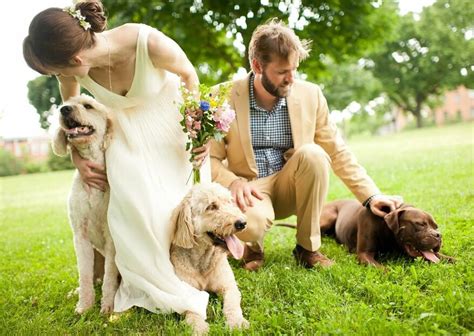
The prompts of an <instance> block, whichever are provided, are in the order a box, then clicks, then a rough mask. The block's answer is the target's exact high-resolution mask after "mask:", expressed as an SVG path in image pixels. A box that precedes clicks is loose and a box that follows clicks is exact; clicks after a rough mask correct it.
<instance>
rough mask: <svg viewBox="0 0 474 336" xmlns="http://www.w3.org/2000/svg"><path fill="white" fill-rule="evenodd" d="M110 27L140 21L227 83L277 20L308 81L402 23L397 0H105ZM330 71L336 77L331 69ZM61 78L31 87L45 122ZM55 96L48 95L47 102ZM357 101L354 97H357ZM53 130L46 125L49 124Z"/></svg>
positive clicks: (206, 79)
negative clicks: (305, 52) (305, 43)
mask: <svg viewBox="0 0 474 336" xmlns="http://www.w3.org/2000/svg"><path fill="white" fill-rule="evenodd" d="M103 3H104V6H105V8H106V10H107V11H108V17H109V26H110V27H111V28H113V27H114V26H117V25H120V24H122V23H125V22H139V23H145V24H148V25H150V26H153V27H156V28H157V29H159V30H161V31H163V32H164V33H165V34H166V35H168V36H170V37H171V38H173V39H174V40H175V41H176V42H177V43H178V44H179V45H180V46H181V47H182V48H183V50H184V51H185V52H186V54H187V56H188V58H189V59H190V60H191V62H192V63H193V64H194V66H195V67H196V69H197V71H198V75H199V77H200V80H201V82H203V83H207V84H215V83H218V82H221V81H225V80H228V79H229V77H230V76H231V75H232V74H234V73H235V72H236V71H237V70H238V69H239V68H240V67H243V68H245V69H247V70H249V61H248V57H247V48H246V46H247V45H248V44H249V41H250V37H251V34H252V32H253V30H254V29H255V28H256V27H257V26H258V25H259V24H262V23H264V22H266V21H267V20H268V19H271V18H274V17H276V18H279V19H281V20H283V21H284V22H287V23H289V25H290V27H292V28H294V29H295V30H296V33H297V35H298V36H299V37H300V38H303V39H309V40H312V41H313V43H312V49H313V50H312V53H311V55H310V57H309V58H308V59H307V60H305V62H303V63H302V64H301V66H300V68H299V70H300V71H301V72H303V73H304V74H305V75H306V76H307V78H308V79H309V80H313V81H315V80H321V79H322V78H326V79H328V78H331V76H338V74H337V72H335V73H333V72H332V70H329V69H328V67H327V66H326V64H328V60H330V62H335V63H336V64H340V63H344V62H348V61H354V60H356V59H357V58H359V57H360V56H362V55H364V54H365V53H366V52H367V50H370V49H371V48H373V47H375V46H377V45H379V44H380V43H382V41H383V40H384V39H386V38H387V37H388V36H390V32H391V31H392V28H393V26H394V24H395V22H396V19H397V13H396V3H395V2H393V1H380V0H379V1H350V0H342V1H341V0H302V1H301V4H300V5H295V4H294V3H293V2H292V1H281V0H260V1H241V0H229V1H221V0H174V1H162V0H134V1H128V0H103ZM330 71H331V72H330ZM54 81H55V79H36V80H34V81H32V82H30V84H29V94H28V96H29V98H30V102H31V103H32V104H33V105H34V106H35V107H36V109H37V111H38V113H39V114H40V115H41V116H42V117H41V118H42V120H46V119H45V116H44V114H45V113H44V111H47V110H48V109H49V106H50V105H51V103H49V105H48V100H49V98H51V97H54V98H55V99H56V101H58V102H59V101H60V96H59V91H57V90H56V91H54V90H53V89H52V88H53V87H57V85H56V86H55V85H54V84H55V83H54ZM48 95H49V97H48ZM356 98H357V97H355V99H356ZM42 125H43V126H47V124H43V123H42Z"/></svg>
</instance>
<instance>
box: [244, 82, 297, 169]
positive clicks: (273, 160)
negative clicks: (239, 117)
mask: <svg viewBox="0 0 474 336" xmlns="http://www.w3.org/2000/svg"><path fill="white" fill-rule="evenodd" d="M249 82H250V134H251V136H252V147H253V151H254V153H255V161H256V162H257V168H258V177H259V178H261V177H265V176H269V175H271V174H274V173H276V172H278V171H280V170H281V169H282V168H283V165H284V164H285V159H284V158H283V153H285V152H286V151H287V150H288V149H290V148H292V147H293V138H292V134H291V124H290V117H289V115H288V106H287V104H286V99H285V98H280V99H279V100H278V102H277V103H276V104H275V106H274V107H273V109H272V110H271V111H270V112H268V111H267V110H265V109H263V108H261V107H259V106H258V105H257V101H256V100H255V94H254V86H253V82H254V75H251V76H250V81H249Z"/></svg>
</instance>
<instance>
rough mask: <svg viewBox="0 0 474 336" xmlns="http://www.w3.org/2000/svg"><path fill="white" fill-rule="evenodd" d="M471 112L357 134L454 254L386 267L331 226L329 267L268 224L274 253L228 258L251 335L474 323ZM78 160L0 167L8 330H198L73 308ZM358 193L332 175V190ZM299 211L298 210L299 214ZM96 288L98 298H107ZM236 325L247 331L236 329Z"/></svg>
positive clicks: (384, 179) (388, 182)
mask: <svg viewBox="0 0 474 336" xmlns="http://www.w3.org/2000/svg"><path fill="white" fill-rule="evenodd" d="M473 136H474V135H473V124H472V123H471V124H464V125H452V126H449V127H445V128H439V129H438V128H430V129H423V130H413V131H409V132H404V133H401V134H397V135H393V136H387V137H375V138H363V139H362V138H359V139H354V140H352V139H351V141H350V142H349V144H350V146H351V148H352V150H353V151H354V152H355V153H356V155H357V157H358V159H359V161H360V162H361V163H362V164H363V165H364V166H365V167H366V168H367V169H368V171H369V174H370V175H371V176H372V177H373V178H374V180H375V181H376V182H377V184H378V185H379V187H380V188H381V189H382V190H383V191H384V192H385V193H389V194H399V195H403V196H404V198H405V201H406V202H407V203H410V204H413V205H416V206H417V207H420V208H422V209H424V210H426V211H428V212H430V213H432V214H433V216H434V217H435V219H436V220H437V222H438V224H439V226H440V229H441V231H442V233H443V238H444V243H443V247H442V251H443V252H444V253H445V254H448V255H452V256H455V257H456V258H457V262H456V263H455V264H447V263H441V264H436V265H434V264H428V263H426V262H423V261H421V260H416V261H408V260H405V259H391V258H389V259H388V260H386V261H384V263H385V264H386V266H387V267H388V269H389V271H388V272H387V273H384V272H382V271H380V270H378V269H374V268H368V267H363V266H360V265H358V263H357V261H356V258H355V256H354V255H350V254H348V253H347V252H346V250H345V249H344V248H343V247H342V246H340V245H338V244H336V243H335V242H334V241H333V240H331V239H330V238H323V247H322V250H323V252H324V253H325V254H326V255H328V256H329V257H331V258H333V259H334V260H335V261H336V265H335V266H334V267H332V268H331V269H328V270H306V269H302V268H300V267H298V266H296V265H295V262H294V260H293V258H292V256H291V250H292V249H293V247H294V243H295V242H294V231H293V230H291V229H288V228H283V227H275V228H273V229H272V230H271V231H270V232H269V233H268V235H267V237H266V241H265V245H266V265H265V267H264V268H263V269H262V270H261V271H260V272H257V273H247V272H245V271H243V270H242V269H240V268H239V264H238V262H236V261H231V264H232V266H233V268H234V272H235V276H236V279H237V281H238V283H239V287H240V289H241V292H242V307H243V310H244V315H245V316H246V317H247V319H248V320H249V321H250V323H251V328H250V329H249V330H248V331H245V332H242V334H245V335H246V334H253V335H268V334H277V335H278V334H279V335H283V334H285V335H314V334H342V335H349V334H351V335H352V334H357V335H402V334H403V335H441V334H468V333H470V332H472V331H473V330H474V294H473V289H474V288H473V285H474V272H473V270H474V244H473V243H472V242H473V240H474V220H473V217H474V216H473V207H472V205H473V200H474V162H473V156H474V155H473V150H474V147H473ZM71 178H72V173H71V172H58V173H45V174H36V175H27V176H18V177H7V178H1V179H0V192H1V198H0V214H1V217H0V219H1V221H0V334H8V335H39V334H45V335H59V334H61V335H64V334H73V335H76V334H79V335H88V334H101V335H102V334H127V335H128V334H132V335H142V334H146V335H156V334H162V335H173V334H175V335H181V334H189V333H190V329H189V328H188V327H187V326H185V324H184V322H183V321H182V318H181V317H179V316H178V315H176V314H169V315H157V314H151V313H148V312H147V311H145V310H143V309H138V308H135V309H131V310H130V311H128V312H127V313H125V314H123V315H120V317H119V318H118V319H116V320H112V319H109V318H107V317H105V316H101V315H100V314H99V308H98V305H96V307H95V308H94V309H92V310H91V311H90V312H88V313H86V314H85V315H83V316H77V315H74V313H73V312H74V306H75V304H76V300H77V296H75V295H68V293H70V292H71V291H72V290H73V289H74V288H75V287H76V286H77V271H76V266H75V264H76V261H75V255H74V250H73V245H72V234H71V230H70V228H69V225H68V222H67V216H66V198H67V193H68V190H69V186H70V181H71ZM348 197H351V194H350V193H349V192H348V191H347V189H346V188H345V187H344V186H343V185H342V183H341V182H340V181H339V180H338V179H336V178H334V177H332V180H331V188H330V194H329V199H330V200H332V199H339V198H348ZM291 220H294V218H292V219H291ZM99 296H100V295H97V300H99ZM208 316H209V322H210V324H211V332H210V333H211V335H227V334H232V333H231V332H229V331H228V330H227V329H226V328H225V327H224V318H223V315H222V307H221V301H220V300H219V299H218V298H217V297H214V296H213V297H211V301H210V305H209V307H208ZM233 334H241V333H240V332H234V333H233Z"/></svg>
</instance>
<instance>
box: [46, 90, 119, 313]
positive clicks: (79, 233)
mask: <svg viewBox="0 0 474 336" xmlns="http://www.w3.org/2000/svg"><path fill="white" fill-rule="evenodd" d="M59 110H60V113H61V115H60V120H59V121H60V127H59V128H58V130H57V132H56V135H55V136H54V139H53V151H54V153H56V154H57V155H61V156H64V155H66V154H67V147H68V146H69V147H73V148H75V150H76V151H77V152H78V153H79V155H80V156H81V157H82V158H84V159H88V160H91V161H93V162H96V163H99V164H102V165H104V164H105V158H104V151H105V149H106V148H107V145H108V143H109V141H110V138H111V135H112V133H111V131H112V130H111V125H112V123H111V121H110V117H109V113H108V110H107V108H106V107H105V106H104V105H102V104H100V103H98V102H97V101H96V100H95V99H93V98H91V97H89V96H86V95H81V96H78V97H74V98H71V99H69V100H68V101H66V102H65V103H64V104H63V105H62V106H61V107H60V109H59ZM108 202H109V191H108V190H107V191H105V192H102V191H100V190H98V189H95V188H88V187H87V186H86V185H85V183H84V182H83V181H82V179H81V177H80V176H79V173H78V172H77V171H76V173H75V175H74V181H73V184H72V189H71V192H70V194H69V203H68V215H69V222H70V224H71V227H72V231H73V234H74V248H75V250H76V257H77V266H78V271H79V302H78V303H77V306H76V312H77V313H79V314H82V313H83V312H85V311H86V310H87V309H89V308H90V307H92V305H93V304H94V297H95V293H94V286H93V285H94V284H93V282H94V254H97V251H98V252H99V253H100V254H101V255H102V256H103V257H104V258H105V263H104V279H103V285H102V301H101V312H102V313H110V312H112V311H113V307H114V298H115V293H116V291H117V288H118V282H119V279H118V277H119V274H118V270H117V267H116V265H115V261H114V259H115V248H114V245H113V242H112V238H111V236H110V232H109V228H108V225H107V206H108ZM96 266H97V265H96Z"/></svg>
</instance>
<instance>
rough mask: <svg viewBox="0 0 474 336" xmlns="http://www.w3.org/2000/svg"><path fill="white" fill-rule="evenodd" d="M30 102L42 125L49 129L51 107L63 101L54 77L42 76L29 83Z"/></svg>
mask: <svg viewBox="0 0 474 336" xmlns="http://www.w3.org/2000/svg"><path fill="white" fill-rule="evenodd" d="M28 100H29V101H30V104H31V105H33V106H34V107H35V108H36V112H37V113H38V114H39V116H40V124H41V127H42V128H44V129H48V128H49V122H48V117H49V116H50V115H51V112H50V110H51V106H52V105H53V104H54V103H58V102H60V101H61V95H60V94H59V85H58V81H57V80H56V78H54V77H48V76H40V77H37V78H35V79H33V80H31V81H29V82H28Z"/></svg>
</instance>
